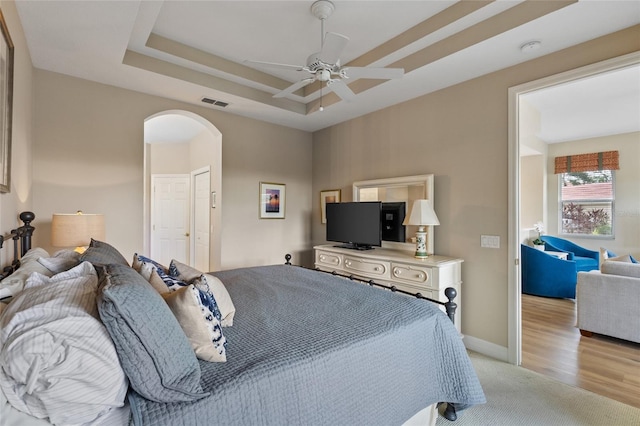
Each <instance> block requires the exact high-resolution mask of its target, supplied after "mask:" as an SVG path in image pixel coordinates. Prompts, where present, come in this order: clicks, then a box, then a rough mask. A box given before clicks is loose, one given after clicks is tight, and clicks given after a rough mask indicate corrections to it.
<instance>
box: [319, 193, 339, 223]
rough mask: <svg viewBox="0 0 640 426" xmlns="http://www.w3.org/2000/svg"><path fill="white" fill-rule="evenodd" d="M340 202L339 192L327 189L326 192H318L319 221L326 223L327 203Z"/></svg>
mask: <svg viewBox="0 0 640 426" xmlns="http://www.w3.org/2000/svg"><path fill="white" fill-rule="evenodd" d="M339 202H340V190H339V189H328V190H326V191H320V221H321V222H322V223H327V203H339Z"/></svg>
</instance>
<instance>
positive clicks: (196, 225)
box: [192, 167, 213, 272]
mask: <svg viewBox="0 0 640 426" xmlns="http://www.w3.org/2000/svg"><path fill="white" fill-rule="evenodd" d="M210 194H211V174H210V173H209V168H208V167H207V168H205V169H200V170H196V171H195V172H193V235H194V242H193V256H192V261H193V263H192V265H193V267H194V268H196V269H197V270H199V271H205V272H206V271H209V245H210V242H209V238H210V235H211V230H210V229H209V226H210V225H209V224H210V217H211V208H212V207H213V206H212V204H211V203H212V202H213V200H212V199H211V198H210Z"/></svg>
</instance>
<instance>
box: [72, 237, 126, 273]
mask: <svg viewBox="0 0 640 426" xmlns="http://www.w3.org/2000/svg"><path fill="white" fill-rule="evenodd" d="M80 261H81V262H85V261H86V262H90V263H93V266H102V265H110V264H114V263H115V264H118V265H125V266H129V263H128V262H127V259H125V258H124V256H123V255H122V253H120V252H119V251H118V250H117V249H116V248H115V247H113V246H112V245H111V244H108V243H105V242H102V241H98V240H94V239H93V238H92V239H91V244H89V248H87V250H86V251H85V252H84V253H82V256H80Z"/></svg>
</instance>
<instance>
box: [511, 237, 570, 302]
mask: <svg viewBox="0 0 640 426" xmlns="http://www.w3.org/2000/svg"><path fill="white" fill-rule="evenodd" d="M556 251H559V250H556ZM520 252H521V256H520V271H521V273H522V292H523V293H525V294H532V295H534V296H544V297H556V298H566V299H575V297H576V283H577V280H578V270H577V267H576V262H575V261H573V260H563V259H560V258H558V257H555V256H553V255H550V254H548V253H545V252H543V251H541V250H538V249H535V248H533V247H529V246H527V245H524V244H521V245H520Z"/></svg>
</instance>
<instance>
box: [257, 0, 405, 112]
mask: <svg viewBox="0 0 640 426" xmlns="http://www.w3.org/2000/svg"><path fill="white" fill-rule="evenodd" d="M334 9H335V6H334V4H333V3H332V2H331V1H329V0H317V1H316V2H314V3H313V4H312V5H311V13H312V14H313V16H315V17H316V18H318V19H319V20H320V22H321V28H320V37H321V46H322V47H321V49H320V51H319V52H316V53H312V54H311V55H310V56H309V57H308V58H307V64H306V65H288V64H278V63H274V62H261V61H245V63H250V64H255V65H258V66H264V67H271V68H280V69H289V70H295V71H302V72H305V73H307V74H309V75H310V76H309V77H306V78H303V79H302V80H300V81H298V82H297V83H294V84H292V85H291V86H289V87H287V88H286V89H284V90H282V91H281V92H279V93H276V94H275V95H273V97H274V98H282V97H285V96H287V95H289V94H291V93H293V92H295V91H296V90H298V89H301V88H303V87H305V86H307V85H309V84H311V83H313V82H314V81H319V82H320V83H321V84H322V83H326V86H327V88H329V89H330V90H332V91H333V92H334V93H335V94H336V95H338V96H339V97H340V98H341V99H343V100H345V101H348V100H351V99H353V98H354V97H355V93H353V91H352V90H351V89H350V88H349V86H347V83H346V82H345V80H347V79H349V78H352V79H355V78H373V79H385V80H388V79H393V78H401V77H402V76H403V75H404V69H402V68H369V67H342V66H341V64H340V54H341V53H342V51H343V50H344V48H345V47H346V45H347V43H348V42H349V37H346V36H343V35H341V34H337V33H330V32H328V33H326V35H325V34H324V21H325V20H326V19H327V18H328V17H329V16H331V14H332V13H333V10H334ZM323 37H324V38H323ZM320 87H321V89H322V86H320ZM320 93H321V96H322V92H320Z"/></svg>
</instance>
